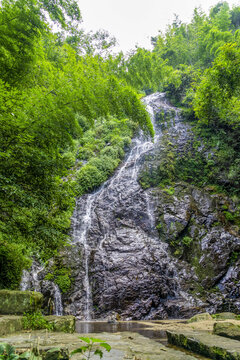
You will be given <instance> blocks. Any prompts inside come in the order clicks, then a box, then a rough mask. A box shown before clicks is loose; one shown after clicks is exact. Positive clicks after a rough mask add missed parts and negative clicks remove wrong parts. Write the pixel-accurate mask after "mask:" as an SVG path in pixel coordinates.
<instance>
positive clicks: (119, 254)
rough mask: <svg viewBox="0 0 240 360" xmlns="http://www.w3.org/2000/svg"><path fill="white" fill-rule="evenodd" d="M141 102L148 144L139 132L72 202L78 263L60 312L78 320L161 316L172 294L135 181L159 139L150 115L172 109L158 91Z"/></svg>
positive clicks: (149, 209) (145, 194)
mask: <svg viewBox="0 0 240 360" xmlns="http://www.w3.org/2000/svg"><path fill="white" fill-rule="evenodd" d="M143 101H144V103H145V104H146V107H147V110H148V111H149V114H150V115H151V118H152V121H153V126H154V130H155V139H154V142H153V141H151V139H148V138H146V136H144V134H143V133H140V134H139V136H138V137H137V138H135V139H134V140H133V142H132V147H131V150H130V152H129V155H128V156H127V157H126V159H125V161H124V162H123V164H122V166H121V167H120V168H119V169H118V170H117V171H116V173H115V174H114V176H113V177H112V178H110V179H109V180H108V181H107V182H106V183H104V184H103V185H102V187H100V188H99V189H98V190H97V191H96V192H95V193H92V194H89V195H84V196H82V197H81V198H79V199H78V200H77V202H76V208H75V211H74V214H73V218H72V238H73V244H74V245H75V246H74V249H75V250H72V251H73V252H74V251H75V253H74V254H75V256H76V257H77V260H76V262H79V264H77V263H76V262H75V265H74V266H73V267H74V271H73V274H74V275H73V276H74V277H75V279H74V283H75V287H74V290H73V292H72V293H71V294H70V301H68V304H67V305H66V306H65V311H66V313H70V314H74V315H77V316H78V317H79V318H81V319H85V320H90V319H91V318H97V317H104V316H105V315H106V314H109V313H110V312H111V311H114V312H117V313H121V315H122V316H123V317H124V318H135V319H139V318H151V317H154V316H155V314H160V313H161V314H162V315H161V316H162V317H166V316H167V314H166V310H165V306H164V304H166V303H167V302H171V301H173V299H176V296H177V289H178V279H177V270H176V268H175V263H174V260H172V259H171V258H170V256H169V255H168V252H167V244H166V243H164V242H161V241H159V237H158V234H157V232H156V230H155V220H154V206H153V202H154V199H153V197H152V195H151V191H146V190H145V191H144V190H143V189H142V188H141V187H140V185H139V183H138V181H137V177H138V172H139V169H140V167H141V164H142V162H143V161H144V158H145V156H147V155H149V154H151V153H153V152H154V151H155V147H156V143H157V142H158V140H159V138H160V137H161V131H160V127H159V126H157V124H155V121H154V113H155V112H156V110H159V108H161V109H163V110H164V111H172V112H173V111H174V112H175V111H176V109H175V108H173V107H172V106H170V105H169V104H168V103H167V102H166V99H165V97H164V94H161V93H156V94H153V95H150V96H148V97H146V98H145V99H144V100H143ZM69 256H70V257H72V254H71V251H70V255H69ZM70 261H71V260H70ZM153 313H154V314H153Z"/></svg>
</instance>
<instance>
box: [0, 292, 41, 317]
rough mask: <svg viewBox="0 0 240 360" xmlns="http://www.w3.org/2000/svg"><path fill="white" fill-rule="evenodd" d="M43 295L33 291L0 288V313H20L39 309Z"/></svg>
mask: <svg viewBox="0 0 240 360" xmlns="http://www.w3.org/2000/svg"><path fill="white" fill-rule="evenodd" d="M42 304H43V295H42V294H41V293H38V292H34V291H15V290H0V314H2V315H22V314H24V313H25V312H34V311H38V310H40V309H41V307H42Z"/></svg>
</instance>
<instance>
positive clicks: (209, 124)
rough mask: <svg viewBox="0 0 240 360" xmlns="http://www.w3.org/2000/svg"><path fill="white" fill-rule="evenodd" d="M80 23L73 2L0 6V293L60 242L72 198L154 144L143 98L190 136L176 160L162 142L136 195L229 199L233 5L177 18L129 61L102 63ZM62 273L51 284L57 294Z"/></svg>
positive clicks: (103, 55) (239, 54)
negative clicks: (179, 190)
mask: <svg viewBox="0 0 240 360" xmlns="http://www.w3.org/2000/svg"><path fill="white" fill-rule="evenodd" d="M54 23H55V24H57V26H58V29H59V32H58V33H54V32H53V31H52V30H51V28H52V27H53V24H54ZM80 24H81V13H80V9H79V8H78V6H77V2H76V1H75V0H70V1H58V0H57V1H55V2H54V3H52V2H48V1H44V0H34V1H33V0H3V1H2V2H1V9H0V30H1V35H0V136H1V143H0V271H1V274H3V275H2V276H1V279H0V288H6V287H7V288H11V289H16V288H17V287H18V285H19V281H20V277H21V273H22V269H23V268H27V267H28V266H29V265H30V262H29V258H31V257H32V255H35V256H36V257H39V258H40V259H41V261H46V260H47V259H49V258H50V257H53V256H56V254H57V252H58V250H59V248H61V247H62V246H64V245H65V244H66V243H67V242H68V238H69V236H68V234H69V227H70V219H71V215H72V212H73V208H74V205H75V197H76V196H80V195H82V194H84V193H86V192H89V191H93V190H95V189H96V188H97V187H99V186H100V185H101V184H102V183H103V182H104V181H106V179H107V178H108V177H109V176H111V174H112V173H113V172H114V170H115V169H116V167H117V166H118V165H119V163H120V161H121V160H122V159H123V157H124V153H125V150H126V149H127V148H128V146H129V145H130V143H131V138H132V137H133V135H134V134H136V132H137V131H138V129H139V128H141V129H143V131H145V133H150V135H151V136H153V128H152V125H151V121H150V118H149V116H148V114H147V112H146V110H145V107H144V105H143V104H142V102H141V100H140V99H141V96H143V95H144V94H149V93H151V92H154V91H165V92H166V94H167V96H168V97H169V99H170V100H171V101H172V102H173V103H174V104H175V105H178V106H180V107H181V108H182V114H183V116H184V118H185V119H186V120H187V121H191V124H192V125H193V127H194V131H195V138H194V139H193V140H192V144H191V146H189V149H188V152H185V155H184V157H181V158H179V157H177V156H176V155H175V150H176V149H175V148H174V145H173V144H171V143H169V141H168V142H167V143H166V147H165V150H164V151H163V153H162V160H161V161H160V165H159V166H158V168H153V169H151V171H150V172H149V171H145V172H144V173H143V174H141V176H140V182H141V184H142V186H143V187H145V188H147V187H149V186H157V185H161V186H162V187H163V189H165V191H166V192H168V193H169V194H170V193H172V192H173V190H172V188H171V186H172V184H173V183H174V182H175V181H176V180H184V181H188V182H191V183H196V184H198V185H201V186H202V185H206V184H212V185H214V186H215V187H216V188H218V189H221V191H226V192H228V193H230V194H231V195H232V196H235V199H236V200H238V199H239V195H240V194H239V189H240V187H239V184H240V170H239V169H240V166H239V164H240V158H239V151H238V149H239V147H240V144H239V138H240V137H239V129H240V127H239V124H240V120H239V119H240V105H239V104H240V95H239V94H240V87H239V86H240V85H239V84H240V81H239V80H240V71H239V63H240V7H239V6H234V7H232V8H230V7H229V5H228V3H227V2H225V1H223V2H219V3H218V4H216V5H215V6H213V7H212V8H211V10H210V13H209V14H208V15H207V14H205V13H203V12H202V11H201V10H200V9H195V11H194V15H193V18H192V20H191V22H190V23H189V24H185V23H182V22H181V21H180V20H179V18H178V17H176V18H175V20H174V22H173V23H172V24H171V25H169V26H168V28H167V30H166V32H165V33H159V34H158V35H157V36H156V37H152V44H153V51H149V50H146V49H142V48H136V49H135V50H134V51H132V52H131V53H130V54H129V55H128V56H125V55H124V54H123V53H121V52H120V53H119V54H117V55H112V54H111V52H110V50H111V48H112V46H114V44H115V42H116V40H115V39H114V38H113V37H111V35H110V34H108V33H107V32H104V31H98V32H97V33H95V34H94V33H89V34H86V33H85V32H84V31H83V30H82V29H81V27H80ZM171 116H172V115H171V114H167V113H166V114H159V119H158V121H159V123H162V120H164V121H165V122H166V123H167V122H168V120H169V119H170V117H171ZM199 142H200V143H201V144H202V145H203V148H204V151H202V152H199V151H198V150H199V147H200V146H199V145H198V144H199ZM206 153H208V156H206ZM229 214H230V215H229ZM232 216H233V215H232V214H231V213H226V214H225V217H226V221H229V222H235V221H236V219H234V220H233V219H232ZM63 272H64V273H60V272H57V271H56V272H55V273H54V274H53V276H54V280H55V281H56V282H57V283H58V285H59V287H60V288H61V290H62V291H67V289H68V288H69V286H70V279H69V274H68V272H67V270H66V269H65V270H63ZM48 276H50V275H48Z"/></svg>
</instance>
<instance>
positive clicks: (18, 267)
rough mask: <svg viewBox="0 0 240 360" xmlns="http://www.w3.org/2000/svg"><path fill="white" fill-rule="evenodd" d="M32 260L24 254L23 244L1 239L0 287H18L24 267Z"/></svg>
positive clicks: (12, 288)
mask: <svg viewBox="0 0 240 360" xmlns="http://www.w3.org/2000/svg"><path fill="white" fill-rule="evenodd" d="M30 264H31V261H30V260H29V259H28V258H27V257H26V256H24V255H23V246H21V245H17V244H11V243H7V242H5V241H2V240H1V239H0V274H1V276H0V289H11V290H15V289H18V287H19V284H20V281H21V277H22V271H23V269H26V268H28V267H29V266H30Z"/></svg>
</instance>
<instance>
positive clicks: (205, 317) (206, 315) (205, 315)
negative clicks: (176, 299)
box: [188, 313, 213, 323]
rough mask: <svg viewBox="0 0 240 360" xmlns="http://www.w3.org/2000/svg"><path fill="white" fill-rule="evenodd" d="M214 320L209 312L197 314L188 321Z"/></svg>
mask: <svg viewBox="0 0 240 360" xmlns="http://www.w3.org/2000/svg"><path fill="white" fill-rule="evenodd" d="M205 320H206V321H207V320H213V319H212V317H211V315H210V314H209V313H203V314H197V315H195V316H193V317H192V318H191V319H189V320H188V323H191V322H197V321H205Z"/></svg>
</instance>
